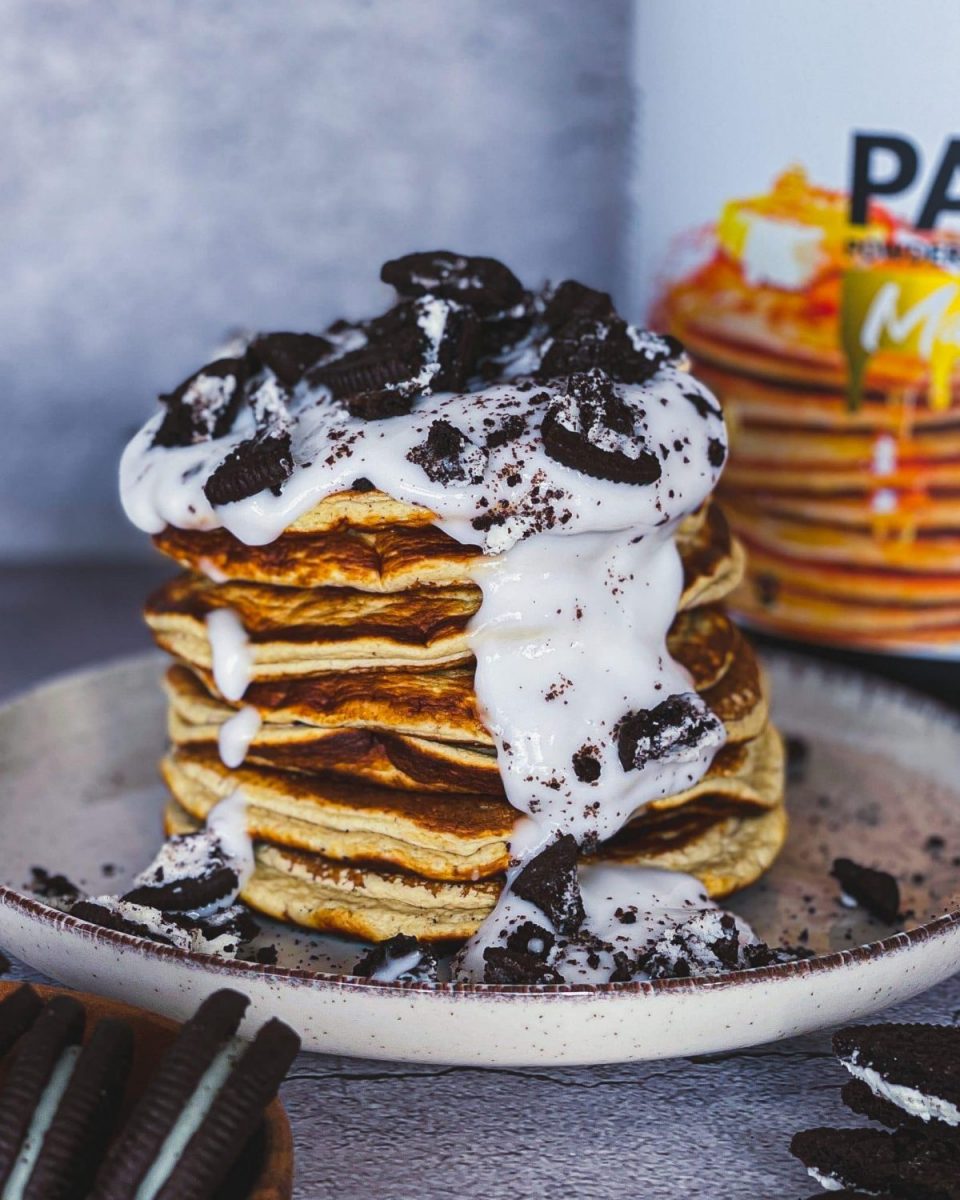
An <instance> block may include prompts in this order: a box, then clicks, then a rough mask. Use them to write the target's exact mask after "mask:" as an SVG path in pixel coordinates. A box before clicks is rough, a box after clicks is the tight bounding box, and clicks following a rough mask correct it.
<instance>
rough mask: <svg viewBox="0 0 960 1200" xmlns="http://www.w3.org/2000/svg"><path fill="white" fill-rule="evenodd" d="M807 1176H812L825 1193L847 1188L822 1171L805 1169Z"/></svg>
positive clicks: (835, 1178) (812, 1168)
mask: <svg viewBox="0 0 960 1200" xmlns="http://www.w3.org/2000/svg"><path fill="white" fill-rule="evenodd" d="M807 1174H808V1175H810V1176H812V1177H813V1178H814V1179H815V1180H816V1181H817V1183H819V1184H820V1186H821V1187H822V1188H823V1190H824V1191H825V1192H842V1191H843V1189H844V1188H845V1187H846V1186H847V1185H846V1184H845V1183H841V1182H840V1180H839V1179H837V1177H836V1176H835V1175H824V1174H823V1172H822V1171H818V1170H817V1168H816V1167H807ZM865 1195H868V1196H870V1195H873V1193H872V1192H866V1193H865Z"/></svg>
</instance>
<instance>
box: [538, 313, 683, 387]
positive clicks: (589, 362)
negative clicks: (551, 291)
mask: <svg viewBox="0 0 960 1200" xmlns="http://www.w3.org/2000/svg"><path fill="white" fill-rule="evenodd" d="M601 294H602V293H601ZM682 353H683V348H682V346H681V345H680V343H679V342H678V341H677V340H676V339H675V338H671V337H660V336H658V335H657V334H654V333H648V332H646V331H640V330H637V329H634V328H633V327H632V326H630V325H628V324H627V322H626V321H624V320H623V319H622V318H621V317H618V316H608V317H596V316H591V315H589V314H585V313H580V312H576V311H575V312H574V313H573V315H572V316H571V317H570V318H569V319H568V320H567V321H565V322H564V323H563V325H561V326H560V327H559V328H558V329H556V331H555V332H554V333H553V334H552V336H551V337H549V338H548V339H547V340H546V341H545V342H544V347H543V355H542V358H541V360H540V365H539V367H538V368H537V377H538V378H539V379H543V380H546V379H556V378H558V377H559V376H563V375H570V374H572V373H574V372H583V371H590V370H592V369H593V368H595V367H598V368H600V369H601V370H603V371H605V372H606V373H607V374H608V375H610V376H611V377H612V378H614V379H617V380H619V381H620V382H621V383H644V382H646V380H648V379H651V378H652V377H653V376H654V375H656V373H657V372H658V371H659V370H660V368H661V367H662V366H664V365H665V364H667V363H670V362H676V361H677V359H678V358H679V357H680V356H681V355H682Z"/></svg>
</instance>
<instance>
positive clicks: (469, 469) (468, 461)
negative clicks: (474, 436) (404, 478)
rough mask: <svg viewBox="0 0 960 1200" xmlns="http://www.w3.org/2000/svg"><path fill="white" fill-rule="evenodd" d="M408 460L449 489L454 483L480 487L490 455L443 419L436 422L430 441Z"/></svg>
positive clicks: (429, 433)
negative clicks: (478, 485)
mask: <svg viewBox="0 0 960 1200" xmlns="http://www.w3.org/2000/svg"><path fill="white" fill-rule="evenodd" d="M407 458H408V459H409V460H410V462H412V463H416V465H417V466H418V467H420V468H422V470H423V472H424V474H425V475H426V476H427V478H428V479H432V480H433V482H434V483H442V484H443V485H444V486H445V487H448V486H449V485H450V484H454V483H479V482H480V481H481V479H483V473H484V471H485V470H486V468H487V452H486V450H484V449H483V448H482V447H481V446H477V445H475V444H474V443H473V442H472V441H471V440H470V439H469V438H468V437H467V435H466V434H465V433H461V432H460V430H459V429H457V427H456V426H455V425H451V424H450V422H449V421H445V420H443V419H442V418H441V419H440V420H437V421H434V422H433V424H432V425H431V426H430V428H429V430H428V431H427V439H426V441H425V442H422V443H421V444H420V445H419V446H414V448H413V449H412V450H411V451H410V452H409V454H408V455H407Z"/></svg>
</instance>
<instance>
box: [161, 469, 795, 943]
mask: <svg viewBox="0 0 960 1200" xmlns="http://www.w3.org/2000/svg"><path fill="white" fill-rule="evenodd" d="M358 486H359V485H358ZM433 520H434V517H433V514H432V513H431V512H429V511H428V510H426V509H424V508H421V507H416V506H413V505H408V504H405V503H400V502H398V501H397V500H395V499H393V498H391V497H389V496H387V495H385V494H384V493H382V492H379V491H376V490H369V489H365V488H361V489H360V490H353V491H349V492H342V493H339V494H337V495H333V496H330V497H328V498H326V499H324V500H323V501H321V502H320V503H319V504H318V505H317V506H316V507H315V508H314V509H312V510H311V511H310V512H308V513H307V514H306V515H305V516H303V517H301V518H299V519H298V520H297V521H295V522H294V523H293V524H292V525H290V526H289V527H288V528H287V529H286V531H285V532H284V533H283V534H282V535H281V536H280V537H279V538H277V539H276V540H275V541H274V542H272V543H270V544H268V545H264V546H250V545H245V544H243V543H241V542H240V541H238V540H237V539H236V538H234V537H233V536H232V535H231V534H230V533H228V532H226V531H225V530H222V529H217V530H211V531H197V530H192V531H188V530H180V529H175V528H173V527H168V528H167V529H166V530H165V531H164V532H162V533H160V534H159V535H157V536H156V538H155V542H156V545H157V546H158V548H159V549H160V550H161V551H162V552H163V553H165V554H167V555H169V556H170V557H172V558H174V559H175V560H176V561H177V562H178V563H179V564H180V565H181V566H182V567H183V568H185V573H184V574H181V575H179V576H178V577H177V578H175V579H173V580H172V581H171V582H170V583H168V584H167V585H166V586H164V587H162V588H161V589H160V590H159V591H158V592H157V593H155V594H154V595H153V596H152V597H151V598H150V600H149V602H148V605H147V610H146V615H147V620H148V622H149V624H150V627H151V629H152V631H153V634H154V637H155V638H156V640H157V642H158V643H159V645H160V646H161V647H163V649H165V650H166V651H168V652H169V653H170V654H171V655H173V657H174V658H175V659H176V665H174V666H173V667H171V669H170V670H169V672H168V674H167V677H166V688H167V694H168V697H169V732H170V740H171V743H172V745H171V749H170V752H169V754H168V755H167V757H166V758H165V759H164V761H163V767H162V769H163V774H164V777H165V779H166V782H167V785H168V787H169V790H170V793H171V795H172V799H171V801H170V803H169V806H168V808H167V811H166V826H167V829H168V832H170V833H177V832H186V831H188V830H192V829H195V828H197V827H199V825H200V824H202V822H203V821H204V819H205V818H206V816H207V815H208V813H209V812H210V811H211V809H212V808H213V806H214V805H215V804H216V803H217V802H218V801H219V800H221V799H222V798H224V797H226V796H228V795H230V794H231V793H232V792H233V791H234V790H235V789H236V788H238V787H239V788H240V789H241V790H242V793H243V795H244V797H245V798H246V800H247V819H248V826H249V829H250V832H251V834H252V836H253V837H254V839H255V853H256V870H255V873H254V875H253V877H252V878H251V879H250V881H249V882H248V884H247V885H246V887H245V888H244V890H243V892H242V898H243V899H244V900H245V901H246V902H247V903H249V904H250V905H251V906H252V907H253V908H255V909H258V910H260V911H261V912H263V913H266V914H268V915H270V916H273V917H276V918H279V919H281V920H286V921H291V922H294V923H297V924H300V925H303V926H307V927H312V928H315V929H320V930H325V931H333V932H338V933H344V934H350V935H354V936H359V937H363V938H368V939H374V940H380V939H385V938H388V937H391V936H392V935H394V934H396V933H398V932H402V933H406V934H412V935H415V936H417V937H420V938H424V939H428V940H448V939H459V938H464V937H467V936H469V935H471V934H472V933H473V932H474V931H475V930H476V929H477V927H478V926H479V924H480V923H481V921H482V920H483V919H484V917H485V916H487V915H488V914H489V913H490V911H491V910H492V908H493V906H494V903H495V901H496V899H497V896H498V894H499V892H500V889H501V887H502V882H503V873H504V871H505V868H506V867H507V863H508V849H507V843H508V839H509V838H510V835H511V830H512V828H513V826H514V823H515V821H516V819H517V816H518V814H517V813H516V812H515V811H514V810H513V809H512V808H511V807H510V805H509V804H508V803H507V801H506V799H505V797H504V791H503V785H502V782H501V777H500V773H499V770H498V763H497V755H496V750H495V748H494V742H493V739H492V738H491V736H490V733H489V732H488V730H487V729H486V728H485V726H484V724H483V721H482V719H481V715H480V713H479V712H478V710H477V702H476V697H475V694H474V688H473V672H474V663H473V659H472V656H471V653H470V649H469V646H468V640H467V626H468V622H469V621H470V618H471V617H472V616H473V614H474V613H475V612H476V611H477V609H478V607H479V604H480V590H479V588H478V587H477V586H476V584H475V583H473V582H472V580H471V577H470V566H471V562H472V560H473V559H475V558H476V556H477V555H478V554H479V553H480V551H479V548H476V547H471V546H465V545H462V544H460V543H459V542H457V541H455V540H453V539H452V538H451V537H449V536H448V535H447V534H446V533H444V532H443V531H442V530H440V529H439V528H438V527H437V526H436V525H435V524H434V523H433ZM678 541H679V545H680V549H681V556H682V560H683V565H684V573H685V579H684V591H683V596H682V599H681V603H680V611H679V612H678V614H677V617H676V620H675V622H674V624H673V627H672V630H671V634H670V639H669V649H670V652H671V653H672V654H673V656H674V657H675V658H676V659H677V660H678V661H680V662H681V663H682V664H683V665H684V666H685V667H686V668H687V669H688V670H689V672H690V674H691V676H692V678H693V681H694V685H695V687H696V688H697V690H698V691H699V692H700V693H701V694H702V695H703V697H704V699H705V700H706V702H707V703H708V705H709V706H710V708H712V709H713V711H714V712H715V713H716V714H717V715H718V716H719V717H720V718H721V719H722V720H723V722H724V724H725V726H726V730H727V735H728V741H727V744H726V746H725V747H724V748H723V749H722V750H721V751H720V752H719V754H718V755H717V757H716V759H715V761H714V764H713V766H712V768H711V770H710V772H709V774H708V775H707V776H706V777H705V778H704V779H703V780H702V781H701V782H700V783H698V784H697V785H696V786H695V787H693V788H691V789H690V790H689V791H687V792H684V793H683V794H681V795H675V796H671V797H667V798H664V799H662V800H657V801H654V802H653V803H652V804H651V805H650V806H649V807H648V808H646V809H645V810H644V811H643V812H642V814H641V815H640V816H639V817H638V818H636V819H635V820H634V821H633V823H632V824H630V825H629V826H627V828H626V829H624V830H623V831H622V832H621V833H620V834H619V835H618V836H617V837H616V838H615V839H614V840H613V841H612V842H608V843H606V844H605V845H604V846H602V847H601V854H602V855H606V856H609V857H612V858H615V859H617V860H619V861H629V862H635V863H642V864H649V865H653V866H661V867H667V868H672V869H677V870H684V871H688V872H691V873H692V874H695V875H697V876H698V877H699V878H700V879H701V880H702V881H703V882H704V884H705V885H706V887H707V889H708V891H709V892H710V894H711V895H713V896H723V895H726V894H728V893H729V892H731V891H734V890H735V889H737V888H740V887H743V886H745V885H747V884H748V883H750V882H752V881H753V880H755V879H756V878H757V877H758V876H759V875H760V874H761V873H762V872H763V871H764V870H765V869H766V868H767V867H768V866H769V865H770V864H771V862H772V861H773V859H774V858H775V856H776V854H777V852H778V850H779V849H780V846H781V845H782V842H783V839H784V836H785V829H786V819H785V814H784V808H783V795H782V776H783V770H782V755H781V746H780V740H779V737H778V735H777V733H776V732H775V731H774V729H773V727H772V726H771V725H770V724H769V721H768V713H767V699H766V695H765V691H764V685H763V680H762V676H761V672H760V670H759V667H758V664H757V661H756V659H755V657H754V654H753V651H752V650H751V648H750V646H749V644H748V643H747V641H746V640H745V639H744V637H743V636H742V635H741V634H740V633H739V632H738V631H737V629H736V628H735V626H734V625H733V624H732V623H731V621H730V620H729V618H728V617H727V616H726V614H725V612H724V609H723V605H722V600H723V598H724V597H725V596H726V595H727V594H728V593H729V592H730V591H731V589H732V588H734V587H735V586H736V585H737V583H738V582H739V581H740V579H741V577H742V573H743V553H742V550H741V548H740V547H739V545H738V543H737V542H736V541H735V540H734V539H733V538H732V537H731V535H730V532H729V529H728V526H727V523H726V520H725V519H724V517H723V514H722V512H721V511H720V509H719V508H718V507H717V506H716V505H712V506H707V507H705V508H704V509H702V510H700V511H699V512H698V513H697V514H695V516H694V517H692V518H689V519H688V520H687V521H686V522H685V523H684V525H683V526H682V527H681V530H680V534H679V537H678ZM222 608H227V609H231V610H233V612H234V613H235V614H237V616H238V617H239V619H240V622H241V623H242V625H243V627H244V629H245V630H246V631H247V634H248V637H249V639H250V648H251V650H252V666H251V683H250V684H249V686H248V687H247V689H246V691H245V693H244V695H243V699H242V701H240V702H236V703H230V702H228V701H227V700H225V699H224V698H223V696H222V695H221V694H219V692H218V689H217V686H216V684H215V681H214V675H213V661H212V657H211V648H210V641H209V637H208V632H207V627H206V618H207V616H208V614H209V613H211V612H213V611H215V610H217V609H222ZM247 706H251V707H252V708H254V709H255V710H256V712H257V714H258V715H259V719H260V725H259V729H257V731H256V732H255V733H254V735H253V737H252V739H251V741H250V744H249V748H248V749H247V752H246V757H245V759H244V762H243V764H242V766H240V767H239V768H237V769H234V770H231V769H229V768H228V767H226V766H225V765H224V763H223V761H222V760H221V756H220V753H219V750H218V745H219V740H220V735H221V730H222V728H223V726H224V724H225V722H227V721H228V720H230V719H231V718H233V717H234V716H235V715H236V713H237V711H238V710H239V709H240V708H243V707H247ZM255 724H256V719H255V720H254V725H255Z"/></svg>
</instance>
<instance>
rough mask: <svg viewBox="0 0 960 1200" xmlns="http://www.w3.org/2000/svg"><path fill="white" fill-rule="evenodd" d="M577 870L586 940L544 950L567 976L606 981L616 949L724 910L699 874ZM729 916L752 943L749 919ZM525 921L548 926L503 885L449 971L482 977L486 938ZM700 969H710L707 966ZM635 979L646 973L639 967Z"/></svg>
mask: <svg viewBox="0 0 960 1200" xmlns="http://www.w3.org/2000/svg"><path fill="white" fill-rule="evenodd" d="M579 877H580V894H581V897H582V899H583V907H584V912H585V914H586V918H585V920H584V928H585V929H586V930H589V934H590V940H589V942H588V941H587V940H585V939H581V938H579V937H573V938H563V937H559V938H558V940H557V945H556V947H555V949H554V950H553V952H552V953H551V954H549V955H548V957H547V961H548V963H549V965H550V966H551V967H553V968H554V969H555V970H556V971H558V972H559V974H560V975H562V977H563V979H564V980H565V981H566V982H567V983H606V982H607V981H608V980H609V978H610V975H611V973H612V972H613V970H614V966H615V962H614V955H615V954H617V953H623V954H626V956H627V957H628V958H629V959H631V960H634V959H636V958H637V956H638V955H639V954H641V953H642V952H643V951H645V950H648V949H650V948H652V947H653V946H654V945H655V944H656V943H657V942H658V941H659V939H661V938H669V937H670V936H671V935H672V934H673V933H674V931H675V930H676V929H677V928H678V927H680V926H683V925H685V924H687V923H689V922H690V921H691V919H695V918H697V917H698V916H700V915H701V914H703V915H704V916H705V917H706V918H708V919H711V920H716V919H717V918H719V917H720V916H723V915H725V914H724V912H723V910H722V909H721V908H719V907H718V906H717V905H716V904H715V903H714V902H713V901H712V900H710V899H709V897H708V896H707V895H706V893H705V892H704V890H703V884H702V883H701V882H700V881H699V880H698V879H694V878H693V876H691V875H684V874H682V873H681V872H678V871H662V870H658V869H656V868H653V867H649V868H642V869H639V868H636V867H631V866H628V865H610V864H602V865H601V864H590V863H583V862H582V863H581V865H580V869H579ZM735 920H736V923H737V929H738V930H739V932H740V935H741V939H742V941H743V942H745V943H752V942H755V941H756V940H757V939H756V937H755V935H754V934H753V932H752V930H751V929H750V928H749V926H748V925H747V924H746V923H745V922H743V921H741V920H739V919H738V918H735ZM525 921H532V922H533V923H534V924H536V925H540V926H544V927H546V928H548V929H550V931H551V932H553V930H552V928H551V927H550V925H549V922H546V921H545V920H544V914H543V913H542V912H541V911H540V909H539V908H537V907H536V905H534V904H532V903H530V901H529V900H523V899H521V898H520V897H519V896H517V895H516V894H515V893H513V892H511V891H510V890H509V889H505V890H504V892H503V893H502V894H501V897H500V900H499V902H498V904H497V907H496V910H495V911H494V913H493V915H492V916H491V917H490V918H489V920H488V922H487V923H486V926H485V928H484V929H482V930H481V932H480V934H478V935H477V936H476V937H474V938H471V939H470V940H469V941H468V942H467V943H466V945H465V946H464V947H463V949H462V950H461V951H460V953H459V954H458V955H457V958H456V960H455V964H454V975H455V977H456V978H457V979H461V980H465V981H469V980H475V981H477V980H482V979H483V973H484V959H483V952H484V950H485V949H486V948H487V947H488V946H490V945H500V944H503V943H504V942H505V941H506V938H507V936H508V935H509V934H510V933H512V932H513V931H514V930H516V929H517V928H518V927H519V926H521V925H522V924H523V923H524V922H525ZM714 932H717V931H714ZM538 941H541V940H540V939H533V941H531V942H530V943H528V948H529V949H530V950H531V952H532V953H540V952H541V950H540V947H538V946H536V945H535V944H534V942H538ZM541 944H542V943H541ZM703 973H704V974H709V973H711V971H710V970H709V969H707V970H704V971H703ZM634 978H638V979H643V978H645V976H644V975H643V974H642V973H639V974H636V975H635V976H634Z"/></svg>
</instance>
